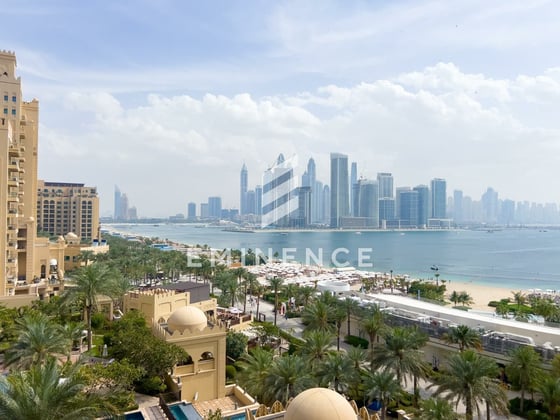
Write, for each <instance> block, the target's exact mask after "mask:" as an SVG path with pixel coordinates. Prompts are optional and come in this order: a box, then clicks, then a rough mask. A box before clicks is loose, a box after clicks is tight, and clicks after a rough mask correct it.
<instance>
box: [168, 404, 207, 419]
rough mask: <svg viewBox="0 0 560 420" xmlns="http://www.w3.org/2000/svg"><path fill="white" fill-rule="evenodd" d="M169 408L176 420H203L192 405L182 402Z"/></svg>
mask: <svg viewBox="0 0 560 420" xmlns="http://www.w3.org/2000/svg"><path fill="white" fill-rule="evenodd" d="M168 407H169V410H170V411H171V414H173V417H175V420H203V419H202V417H201V416H200V414H198V411H196V410H195V408H194V407H193V405H192V404H188V403H185V402H180V403H177V404H172V405H169V406H168Z"/></svg>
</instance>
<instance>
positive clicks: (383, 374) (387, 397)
mask: <svg viewBox="0 0 560 420" xmlns="http://www.w3.org/2000/svg"><path fill="white" fill-rule="evenodd" d="M364 387H365V389H367V390H369V391H368V392H367V394H366V395H367V397H368V400H369V401H370V402H371V401H373V400H374V399H378V400H379V401H380V402H381V420H385V419H386V417H387V406H388V405H389V403H390V402H391V401H392V400H394V399H396V398H398V397H399V395H400V394H401V392H402V389H401V385H400V382H399V381H398V380H397V378H396V377H395V374H394V373H393V372H390V371H384V370H381V371H377V372H374V373H368V374H367V375H366V378H365V381H364Z"/></svg>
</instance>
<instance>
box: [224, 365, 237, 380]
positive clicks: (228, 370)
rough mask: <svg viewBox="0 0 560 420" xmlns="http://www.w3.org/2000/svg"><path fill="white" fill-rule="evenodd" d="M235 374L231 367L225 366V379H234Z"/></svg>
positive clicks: (233, 367)
mask: <svg viewBox="0 0 560 420" xmlns="http://www.w3.org/2000/svg"><path fill="white" fill-rule="evenodd" d="M236 374H237V370H236V369H235V366H233V365H227V366H226V378H227V379H235V375H236Z"/></svg>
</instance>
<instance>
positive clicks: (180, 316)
mask: <svg viewBox="0 0 560 420" xmlns="http://www.w3.org/2000/svg"><path fill="white" fill-rule="evenodd" d="M206 325H207V320H206V315H205V314H204V312H202V311H201V310H200V309H198V308H197V307H195V306H183V307H181V308H179V309H177V310H175V311H174V312H173V313H172V314H171V316H170V317H169V319H168V320H167V326H168V328H169V330H170V331H171V332H174V331H175V330H178V331H179V332H181V334H182V333H183V332H184V331H185V330H189V331H190V332H194V331H196V330H198V331H202V330H203V329H204V328H206Z"/></svg>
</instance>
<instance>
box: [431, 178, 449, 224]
mask: <svg viewBox="0 0 560 420" xmlns="http://www.w3.org/2000/svg"><path fill="white" fill-rule="evenodd" d="M430 187H431V188H430V190H431V200H430V201H431V206H432V218H433V219H445V217H446V209H447V193H446V182H445V179H442V178H434V179H432V181H431V184H430Z"/></svg>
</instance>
